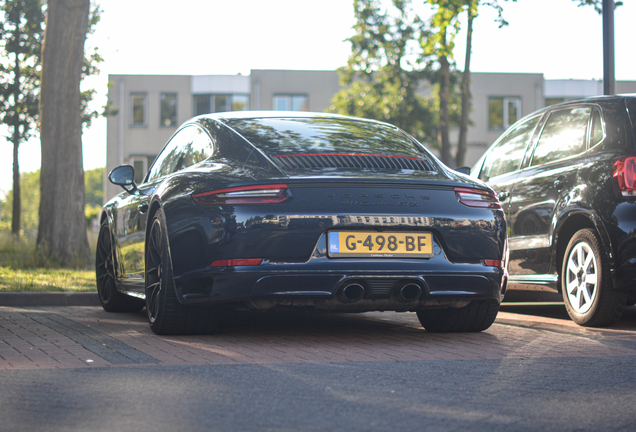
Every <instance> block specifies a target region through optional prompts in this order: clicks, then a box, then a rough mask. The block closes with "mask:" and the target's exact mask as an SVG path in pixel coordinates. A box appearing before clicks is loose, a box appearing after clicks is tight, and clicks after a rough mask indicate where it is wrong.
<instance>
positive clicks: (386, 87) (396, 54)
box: [330, 0, 436, 142]
mask: <svg viewBox="0 0 636 432" xmlns="http://www.w3.org/2000/svg"><path fill="white" fill-rule="evenodd" d="M409 4H410V3H409V1H406V0H393V3H392V6H393V8H394V9H395V11H394V12H395V16H393V15H392V14H390V13H389V12H388V11H386V10H382V9H381V8H380V4H379V2H378V1H377V0H354V2H353V6H354V13H355V17H356V23H355V25H354V31H355V34H354V35H353V36H352V37H351V38H349V41H350V42H351V56H350V57H349V60H348V61H347V65H346V66H345V67H342V68H340V69H339V70H338V73H339V75H340V82H341V84H342V86H343V89H342V90H340V91H339V92H338V93H336V95H334V97H333V99H332V105H331V107H330V111H332V112H337V113H340V114H348V115H356V116H361V117H367V118H373V119H376V120H383V121H386V122H389V123H392V124H394V125H395V126H398V127H400V128H402V129H404V130H406V131H407V132H409V133H411V134H412V135H413V136H415V137H416V138H417V139H419V140H420V141H423V142H428V141H431V139H432V137H433V136H434V135H435V131H436V129H435V122H434V114H433V108H432V106H431V101H430V100H426V99H425V98H423V97H422V96H420V95H418V94H417V91H418V89H419V87H420V85H421V84H422V83H423V82H424V81H425V78H426V71H425V70H424V68H423V67H422V66H421V55H422V52H421V49H420V48H419V46H418V44H417V41H418V40H419V39H420V38H421V37H423V36H422V35H423V33H425V32H426V30H425V28H424V26H423V23H422V21H421V20H420V19H419V17H418V16H417V15H415V14H414V13H413V11H412V10H411V9H410V7H409Z"/></svg>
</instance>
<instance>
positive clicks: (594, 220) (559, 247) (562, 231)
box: [553, 209, 614, 292]
mask: <svg viewBox="0 0 636 432" xmlns="http://www.w3.org/2000/svg"><path fill="white" fill-rule="evenodd" d="M582 229H592V230H594V231H596V233H597V234H598V235H599V237H600V238H601V242H602V243H603V247H604V248H605V252H606V253H607V258H608V261H609V264H610V268H612V267H613V264H614V260H613V256H612V254H611V253H610V252H609V251H611V250H612V249H611V245H610V238H609V235H608V234H607V231H606V230H605V227H604V225H603V223H602V222H601V220H600V218H599V217H598V216H597V215H596V214H594V213H593V212H591V211H589V210H581V209H576V210H572V211H570V212H568V213H565V214H564V215H563V216H562V217H561V219H560V220H559V223H558V225H557V230H556V233H557V235H556V239H555V253H554V256H553V266H554V268H555V269H556V272H557V274H558V275H559V280H560V278H561V268H562V266H563V256H564V255H565V251H566V249H567V247H568V244H569V243H570V240H571V239H572V237H574V235H575V234H576V233H577V232H578V231H580V230H582ZM558 289H559V292H561V284H560V283H559V284H558Z"/></svg>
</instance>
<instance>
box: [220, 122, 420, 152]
mask: <svg viewBox="0 0 636 432" xmlns="http://www.w3.org/2000/svg"><path fill="white" fill-rule="evenodd" d="M228 123H229V125H230V126H231V127H232V128H234V129H235V130H236V131H237V132H239V133H240V134H241V135H243V136H244V137H245V138H246V139H247V140H248V141H250V142H251V143H252V144H254V145H255V146H256V147H258V148H259V149H260V150H261V151H263V152H265V153H266V154H268V155H271V156H284V155H295V154H319V153H366V154H390V155H395V156H419V157H422V156H423V155H425V154H426V153H425V150H424V148H423V147H420V146H418V145H417V144H416V143H414V142H413V141H412V140H410V139H409V138H408V137H407V136H406V135H404V134H402V133H401V132H400V131H398V130H397V129H394V128H392V127H389V126H384V125H382V124H378V123H373V122H366V121H354V120H348V119H334V118H320V117H313V118H257V119H235V120H230V121H229V122H228Z"/></svg>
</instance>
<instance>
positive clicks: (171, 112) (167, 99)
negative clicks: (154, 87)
mask: <svg viewBox="0 0 636 432" xmlns="http://www.w3.org/2000/svg"><path fill="white" fill-rule="evenodd" d="M159 99H160V104H161V113H160V120H159V121H160V125H161V127H176V126H177V94H176V93H161V95H160V96H159Z"/></svg>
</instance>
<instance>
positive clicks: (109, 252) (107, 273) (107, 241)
mask: <svg viewBox="0 0 636 432" xmlns="http://www.w3.org/2000/svg"><path fill="white" fill-rule="evenodd" d="M95 276H96V278H97V294H98V296H99V301H100V302H101V304H102V307H103V308H104V310H106V311H108V312H135V311H138V310H141V308H143V307H144V301H143V300H142V299H138V298H134V297H130V296H127V295H125V294H122V293H120V292H119V291H117V282H116V281H117V266H116V265H115V260H114V254H113V246H112V240H111V233H110V227H109V226H108V224H107V223H103V224H102V226H101V227H100V228H99V235H98V237H97V250H96V251H95Z"/></svg>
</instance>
